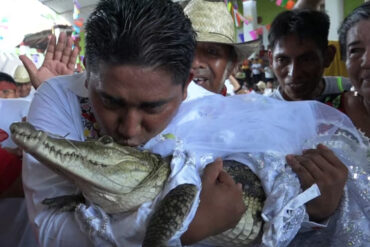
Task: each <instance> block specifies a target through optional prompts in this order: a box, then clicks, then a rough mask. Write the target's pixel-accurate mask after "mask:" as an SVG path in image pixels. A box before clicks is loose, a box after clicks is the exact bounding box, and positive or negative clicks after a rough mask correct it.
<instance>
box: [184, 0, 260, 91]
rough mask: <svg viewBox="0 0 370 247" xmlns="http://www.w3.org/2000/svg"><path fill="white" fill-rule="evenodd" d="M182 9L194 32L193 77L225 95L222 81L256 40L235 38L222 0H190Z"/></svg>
mask: <svg viewBox="0 0 370 247" xmlns="http://www.w3.org/2000/svg"><path fill="white" fill-rule="evenodd" d="M184 12H185V14H186V15H187V16H188V17H189V18H190V20H191V22H192V25H193V28H194V30H195V32H196V34H197V37H196V39H197V48H196V51H195V57H194V60H193V64H192V70H191V72H192V73H193V74H194V78H193V81H194V82H195V83H196V84H198V85H200V86H202V87H204V88H205V89H207V90H209V91H211V92H213V93H218V94H222V95H226V94H227V90H226V87H225V81H226V80H227V79H228V77H229V76H230V75H231V73H232V71H233V69H234V67H235V66H236V65H237V64H238V62H241V61H242V60H243V59H244V58H247V57H248V56H249V55H250V54H251V53H252V52H253V51H255V50H256V49H258V45H259V41H251V42H245V43H237V42H236V36H235V28H234V22H233V18H232V17H231V15H230V13H229V12H228V10H227V7H226V5H225V2H224V1H205V0H192V1H190V2H189V3H188V4H187V5H186V7H185V8H184Z"/></svg>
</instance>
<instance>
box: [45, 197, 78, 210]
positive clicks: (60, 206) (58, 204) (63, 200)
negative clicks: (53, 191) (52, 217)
mask: <svg viewBox="0 0 370 247" xmlns="http://www.w3.org/2000/svg"><path fill="white" fill-rule="evenodd" d="M80 203H85V198H84V197H83V196H82V194H78V195H66V196H57V197H53V198H46V199H44V200H43V201H42V204H44V205H47V206H48V207H49V208H54V209H57V210H59V211H61V212H67V211H74V210H75V209H76V207H77V205H78V204H80Z"/></svg>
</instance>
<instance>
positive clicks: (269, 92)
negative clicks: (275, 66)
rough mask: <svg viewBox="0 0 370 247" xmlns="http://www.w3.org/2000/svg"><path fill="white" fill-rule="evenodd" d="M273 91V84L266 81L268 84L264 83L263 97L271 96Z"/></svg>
mask: <svg viewBox="0 0 370 247" xmlns="http://www.w3.org/2000/svg"><path fill="white" fill-rule="evenodd" d="M274 90H275V89H274V84H273V82H272V81H268V82H266V89H265V91H264V93H263V95H265V96H271V95H272V94H273V92H274Z"/></svg>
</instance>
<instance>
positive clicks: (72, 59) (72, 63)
mask: <svg viewBox="0 0 370 247" xmlns="http://www.w3.org/2000/svg"><path fill="white" fill-rule="evenodd" d="M79 52H80V50H79V49H78V48H77V46H75V48H73V52H72V55H71V56H70V57H69V61H68V64H67V67H68V69H70V70H72V71H74V69H75V66H76V60H77V56H78V54H79Z"/></svg>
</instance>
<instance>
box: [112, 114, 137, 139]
mask: <svg viewBox="0 0 370 247" xmlns="http://www.w3.org/2000/svg"><path fill="white" fill-rule="evenodd" d="M141 118H142V117H141V114H140V112H139V111H138V110H137V109H127V110H125V112H123V113H121V118H120V123H119V129H118V132H119V134H120V135H122V137H124V138H126V139H130V138H134V137H136V136H137V135H139V134H140V129H141Z"/></svg>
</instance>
